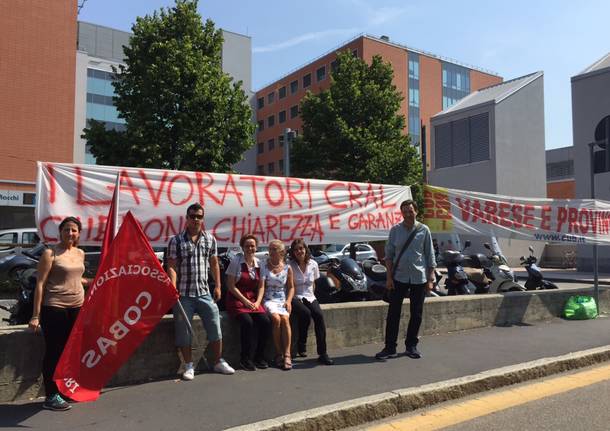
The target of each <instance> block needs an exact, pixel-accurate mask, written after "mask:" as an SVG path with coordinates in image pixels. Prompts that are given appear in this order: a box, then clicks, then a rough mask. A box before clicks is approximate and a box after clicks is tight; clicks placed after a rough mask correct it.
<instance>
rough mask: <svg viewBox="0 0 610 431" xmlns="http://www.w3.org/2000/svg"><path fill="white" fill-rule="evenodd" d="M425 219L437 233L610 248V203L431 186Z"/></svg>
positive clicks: (426, 194) (428, 190) (427, 193)
mask: <svg viewBox="0 0 610 431" xmlns="http://www.w3.org/2000/svg"><path fill="white" fill-rule="evenodd" d="M423 215H424V219H425V223H426V224H427V225H428V226H429V227H430V230H431V231H432V232H435V233H450V234H470V235H486V236H497V237H504V238H514V239H525V240H534V241H546V242H559V243H565V244H599V245H610V202H607V201H602V200H592V199H543V198H517V197H509V196H501V195H492V194H487V193H479V192H470V191H464V190H454V189H446V188H443V187H436V186H428V185H426V186H425V187H424V214H423Z"/></svg>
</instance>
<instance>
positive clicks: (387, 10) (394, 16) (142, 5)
mask: <svg viewBox="0 0 610 431" xmlns="http://www.w3.org/2000/svg"><path fill="white" fill-rule="evenodd" d="M83 1H84V5H83V7H82V8H81V10H80V13H79V17H78V19H79V20H82V21H87V22H91V23H94V24H100V25H105V26H108V27H112V28H116V29H119V30H124V31H131V26H132V25H133V23H134V22H135V19H136V17H137V16H144V15H147V14H152V13H153V12H154V11H155V10H158V9H159V8H161V7H171V6H172V5H173V4H174V1H173V0H78V2H79V4H81V3H83ZM199 12H200V14H201V15H202V17H203V18H204V19H211V20H212V21H214V23H215V24H216V26H217V27H220V28H223V29H225V30H229V31H232V32H235V33H240V34H244V35H247V36H250V37H251V38H252V85H253V88H252V90H254V91H256V90H258V89H260V88H262V87H264V86H265V85H267V84H269V83H271V82H273V81H275V80H276V79H278V78H280V77H282V76H284V75H286V74H287V73H288V72H290V71H292V70H294V69H297V68H299V67H300V66H302V65H304V64H307V63H309V62H310V61H311V60H313V59H315V58H317V57H318V56H320V55H322V54H324V53H326V52H328V51H331V50H333V49H335V48H337V47H339V46H341V45H342V44H343V43H345V42H346V41H348V40H351V39H353V38H354V37H356V36H358V35H359V34H362V33H366V34H370V35H373V36H377V37H378V36H381V35H387V36H389V38H390V40H391V41H394V42H396V43H399V44H401V45H407V46H409V47H411V48H416V49H419V50H422V51H427V52H430V53H433V54H436V55H439V56H442V57H446V58H450V59H454V60H457V61H458V62H460V63H462V64H466V65H474V66H476V67H478V68H481V69H486V70H490V71H493V72H495V73H497V74H499V75H500V76H502V77H503V78H504V80H509V79H513V78H517V77H519V76H522V75H526V74H529V73H532V72H535V71H539V70H541V71H543V72H544V99H545V100H544V102H545V130H546V148H547V149H551V148H559V147H565V146H569V145H572V113H571V103H572V102H571V84H570V78H571V77H572V76H574V75H577V74H579V73H580V72H581V71H582V70H584V69H585V68H586V67H588V66H589V65H591V64H593V63H595V62H596V61H597V60H599V59H600V58H601V57H603V56H604V55H605V54H607V53H608V52H610V43H608V41H609V40H610V38H609V37H608V30H607V28H608V27H607V21H608V16H610V2H608V1H605V0H581V1H578V2H575V1H567V0H557V1H552V0H539V1H536V0H527V1H526V0H511V1H490V0H485V1H478V0H462V1H449V0H436V1H435V0H428V1H409V0H402V1H400V0H309V1H300V2H296V1H278V0H258V1H247V0H241V1H239V0H223V1H204V0H199ZM604 41H606V42H604Z"/></svg>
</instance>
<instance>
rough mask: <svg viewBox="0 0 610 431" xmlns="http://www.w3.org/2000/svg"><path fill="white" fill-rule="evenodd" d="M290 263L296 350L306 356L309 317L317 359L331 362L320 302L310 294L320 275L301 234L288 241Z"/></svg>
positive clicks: (324, 362) (329, 363) (327, 362)
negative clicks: (295, 323)
mask: <svg viewBox="0 0 610 431" xmlns="http://www.w3.org/2000/svg"><path fill="white" fill-rule="evenodd" d="M289 254H290V258H291V260H290V267H291V268H292V273H293V278H294V285H295V290H296V292H295V295H294V298H293V299H292V309H293V311H294V314H295V316H296V318H297V322H298V325H299V332H298V334H297V354H298V355H299V356H301V357H305V356H307V331H308V330H309V324H310V323H311V319H313V323H314V329H315V333H316V346H317V348H318V361H319V362H320V363H322V364H324V365H332V364H333V363H334V362H333V360H332V359H330V358H329V357H328V354H327V352H326V326H325V325H324V315H323V314H322V309H321V308H320V304H319V303H318V300H317V299H316V296H315V294H314V285H315V281H316V279H318V278H320V270H319V268H318V264H317V263H316V261H315V260H313V259H312V258H311V254H310V252H309V247H307V245H306V244H305V241H303V240H302V239H301V238H299V239H295V240H294V241H293V242H292V244H291V245H290V251H289Z"/></svg>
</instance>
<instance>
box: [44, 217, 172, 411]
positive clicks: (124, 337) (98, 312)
mask: <svg viewBox="0 0 610 431" xmlns="http://www.w3.org/2000/svg"><path fill="white" fill-rule="evenodd" d="M177 300H178V293H177V291H176V288H175V287H174V286H173V285H172V284H171V282H170V280H169V277H168V276H167V274H166V273H165V271H163V268H162V267H161V264H160V263H159V260H158V259H157V257H156V256H155V254H154V252H153V250H152V248H151V247H150V245H149V243H148V241H147V240H146V237H145V236H144V233H143V232H142V229H141V228H140V226H139V224H138V222H137V221H136V220H135V218H134V217H133V215H132V214H131V213H127V214H126V216H125V217H124V221H123V224H122V225H121V228H120V229H119V232H118V233H117V235H116V237H115V238H114V240H113V241H112V243H111V245H110V249H109V250H108V252H107V253H106V254H105V256H104V259H103V261H102V262H101V265H100V268H99V270H98V272H97V275H96V277H95V279H94V280H93V283H92V284H91V285H90V287H89V291H88V292H87V296H86V298H85V302H84V304H83V306H82V308H81V310H80V312H79V315H78V318H77V320H76V322H75V324H74V327H73V328H72V332H71V333H70V338H69V339H68V343H67V344H66V347H65V348H64V351H63V353H62V355H61V358H60V360H59V363H58V364H57V367H56V369H55V374H54V376H53V379H54V380H55V382H56V384H57V386H58V388H59V391H60V392H61V393H62V394H63V395H65V396H67V397H69V398H71V399H73V400H75V401H93V400H95V399H97V398H98V397H99V393H100V391H101V389H102V388H103V387H104V385H105V384H106V383H107V382H108V380H110V378H111V377H112V376H113V375H114V374H115V373H116V371H117V370H118V369H119V368H120V367H121V365H123V363H125V362H126V361H127V359H129V357H130V356H131V354H132V353H133V351H134V350H135V349H136V348H137V347H138V346H139V345H140V344H141V343H142V341H144V339H145V338H146V337H147V336H148V334H149V333H150V332H151V331H152V330H153V328H154V327H155V326H156V325H157V323H159V321H160V320H161V318H162V317H163V315H164V314H165V313H166V312H167V310H169V309H170V308H171V307H172V306H173V305H174V304H175V303H176V301H177Z"/></svg>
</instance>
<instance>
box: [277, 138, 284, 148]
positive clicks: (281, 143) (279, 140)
mask: <svg viewBox="0 0 610 431" xmlns="http://www.w3.org/2000/svg"><path fill="white" fill-rule="evenodd" d="M277 143H278V145H279V146H280V147H283V146H284V135H280V136H278V137H277Z"/></svg>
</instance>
